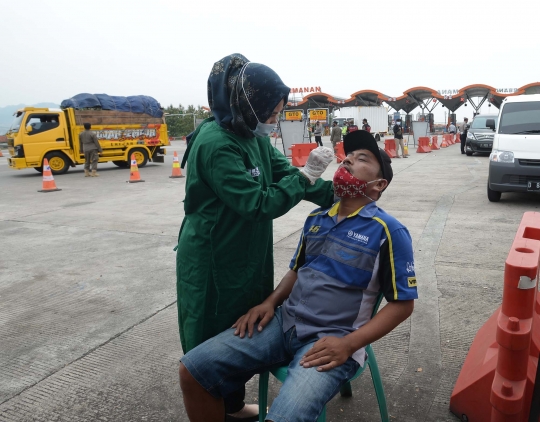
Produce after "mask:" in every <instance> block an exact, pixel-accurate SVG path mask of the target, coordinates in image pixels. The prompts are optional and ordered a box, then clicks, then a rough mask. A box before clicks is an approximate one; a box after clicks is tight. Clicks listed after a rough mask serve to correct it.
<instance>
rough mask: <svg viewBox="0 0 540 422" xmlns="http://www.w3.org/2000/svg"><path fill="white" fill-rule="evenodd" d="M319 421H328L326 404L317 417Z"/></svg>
mask: <svg viewBox="0 0 540 422" xmlns="http://www.w3.org/2000/svg"><path fill="white" fill-rule="evenodd" d="M317 422H326V406H324V408H323V410H322V412H321V414H320V415H319V417H318V418H317Z"/></svg>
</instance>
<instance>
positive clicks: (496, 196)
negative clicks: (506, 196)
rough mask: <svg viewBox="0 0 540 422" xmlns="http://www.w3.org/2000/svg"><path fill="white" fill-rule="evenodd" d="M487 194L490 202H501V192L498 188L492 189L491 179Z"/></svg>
mask: <svg viewBox="0 0 540 422" xmlns="http://www.w3.org/2000/svg"><path fill="white" fill-rule="evenodd" d="M487 195H488V199H489V202H499V201H500V200H501V192H498V191H496V190H491V189H490V188H489V180H488V185H487Z"/></svg>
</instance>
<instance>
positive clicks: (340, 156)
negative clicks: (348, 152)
mask: <svg viewBox="0 0 540 422" xmlns="http://www.w3.org/2000/svg"><path fill="white" fill-rule="evenodd" d="M335 153H336V163H338V164H339V163H341V162H342V161H343V160H344V159H345V150H344V149H343V141H341V142H338V143H336V151H335Z"/></svg>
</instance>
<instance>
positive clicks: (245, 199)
mask: <svg viewBox="0 0 540 422" xmlns="http://www.w3.org/2000/svg"><path fill="white" fill-rule="evenodd" d="M209 164H210V167H211V168H210V169H209V172H210V174H209V178H208V180H207V181H206V183H208V184H210V185H211V186H210V187H211V189H212V190H213V191H214V192H215V193H216V195H217V196H218V197H219V198H220V199H221V201H223V202H224V203H225V205H227V207H229V208H231V209H233V210H234V211H236V212H237V213H238V214H239V215H240V216H242V218H245V219H246V220H250V221H267V220H273V219H275V218H277V217H280V216H282V215H284V214H286V213H287V212H288V211H289V210H290V209H291V208H293V207H294V206H295V205H296V204H298V203H299V202H300V201H301V200H302V199H304V196H305V194H306V187H307V186H308V185H309V181H308V180H307V179H306V178H305V177H304V176H302V175H301V174H300V173H299V172H298V171H296V172H292V173H291V174H288V175H284V176H283V177H281V179H280V180H279V181H277V182H274V183H272V184H270V185H269V186H268V187H267V188H262V187H261V185H260V184H259V183H258V182H257V181H256V180H254V178H253V177H252V176H251V175H250V174H249V173H248V172H247V171H246V166H245V164H244V162H243V160H242V157H241V151H239V150H238V149H237V148H235V147H234V146H231V145H227V146H224V147H222V148H219V149H218V150H216V151H214V153H213V154H212V157H211V158H210V163H209ZM261 177H271V176H270V175H266V176H265V175H263V176H261ZM273 180H274V179H272V181H273Z"/></svg>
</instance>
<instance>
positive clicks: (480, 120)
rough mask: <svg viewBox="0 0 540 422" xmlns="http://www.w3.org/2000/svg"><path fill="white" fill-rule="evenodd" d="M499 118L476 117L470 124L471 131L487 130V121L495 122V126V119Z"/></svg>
mask: <svg viewBox="0 0 540 422" xmlns="http://www.w3.org/2000/svg"><path fill="white" fill-rule="evenodd" d="M498 118H499V116H476V117H475V118H474V120H473V122H472V125H471V129H488V127H487V126H486V121H487V120H488V119H493V120H495V126H497V119H498Z"/></svg>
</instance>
